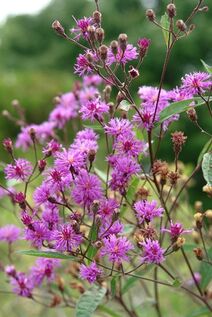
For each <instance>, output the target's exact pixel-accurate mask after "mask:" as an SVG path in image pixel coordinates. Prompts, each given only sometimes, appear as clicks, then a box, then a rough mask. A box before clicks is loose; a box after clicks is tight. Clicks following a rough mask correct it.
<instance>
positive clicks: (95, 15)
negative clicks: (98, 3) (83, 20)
mask: <svg viewBox="0 0 212 317" xmlns="http://www.w3.org/2000/svg"><path fill="white" fill-rule="evenodd" d="M93 20H94V23H97V24H100V23H101V20H102V14H101V12H99V11H97V10H96V11H94V12H93Z"/></svg>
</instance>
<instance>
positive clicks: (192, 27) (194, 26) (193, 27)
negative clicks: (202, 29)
mask: <svg viewBox="0 0 212 317" xmlns="http://www.w3.org/2000/svg"><path fill="white" fill-rule="evenodd" d="M195 28H196V25H195V24H190V25H189V28H188V31H189V33H191V32H192V31H193V30H194V29H195Z"/></svg>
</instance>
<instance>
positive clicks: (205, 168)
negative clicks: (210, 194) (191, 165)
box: [202, 153, 212, 186]
mask: <svg viewBox="0 0 212 317" xmlns="http://www.w3.org/2000/svg"><path fill="white" fill-rule="evenodd" d="M202 172H203V176H204V179H205V180H206V182H207V184H208V185H209V186H212V153H205V154H204V155H203V161H202Z"/></svg>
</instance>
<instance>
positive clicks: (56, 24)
mask: <svg viewBox="0 0 212 317" xmlns="http://www.w3.org/2000/svg"><path fill="white" fill-rule="evenodd" d="M52 28H53V29H54V30H55V31H56V32H57V33H58V34H59V35H61V36H65V31H64V28H63V27H62V25H61V24H60V22H59V21H58V20H55V21H54V22H53V23H52Z"/></svg>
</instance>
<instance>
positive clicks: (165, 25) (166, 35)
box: [160, 13, 169, 47]
mask: <svg viewBox="0 0 212 317" xmlns="http://www.w3.org/2000/svg"><path fill="white" fill-rule="evenodd" d="M160 24H161V26H162V27H163V28H164V29H166V30H169V17H168V15H167V13H165V14H164V15H162V17H161V19H160ZM164 29H162V32H163V37H164V40H165V43H166V47H168V42H169V31H166V30H164Z"/></svg>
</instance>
